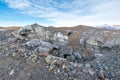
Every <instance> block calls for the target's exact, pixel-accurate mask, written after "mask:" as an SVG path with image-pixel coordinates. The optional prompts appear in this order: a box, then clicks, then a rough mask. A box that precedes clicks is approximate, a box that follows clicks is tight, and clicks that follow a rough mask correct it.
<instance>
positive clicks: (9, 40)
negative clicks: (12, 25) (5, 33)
mask: <svg viewBox="0 0 120 80" xmlns="http://www.w3.org/2000/svg"><path fill="white" fill-rule="evenodd" d="M16 40H17V39H16V38H10V37H9V38H8V42H15V41H16Z"/></svg>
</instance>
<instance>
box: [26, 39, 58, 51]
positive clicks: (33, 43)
mask: <svg viewBox="0 0 120 80" xmlns="http://www.w3.org/2000/svg"><path fill="white" fill-rule="evenodd" d="M25 46H27V47H28V48H29V49H33V50H34V51H35V52H43V51H47V52H51V51H52V50H53V49H57V48H59V46H57V45H54V44H52V43H50V42H46V41H42V40H39V39H32V40H30V41H28V42H26V43H25Z"/></svg>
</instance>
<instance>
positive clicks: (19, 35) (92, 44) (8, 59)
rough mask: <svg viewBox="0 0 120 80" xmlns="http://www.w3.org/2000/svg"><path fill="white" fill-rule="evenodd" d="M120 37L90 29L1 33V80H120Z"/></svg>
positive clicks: (30, 28)
mask: <svg viewBox="0 0 120 80" xmlns="http://www.w3.org/2000/svg"><path fill="white" fill-rule="evenodd" d="M119 34H120V32H119V31H112V30H111V31H109V30H107V31H106V30H100V29H97V28H92V27H89V26H76V27H70V28H66V27H62V28H54V27H44V26H40V25H38V24H33V25H28V26H25V27H23V28H20V29H19V28H18V29H15V30H14V29H12V28H11V29H4V30H3V29H2V30H0V80H120V47H119V44H120V43H119V41H120V36H119ZM112 35H113V36H112Z"/></svg>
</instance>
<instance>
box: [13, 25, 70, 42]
mask: <svg viewBox="0 0 120 80" xmlns="http://www.w3.org/2000/svg"><path fill="white" fill-rule="evenodd" d="M13 34H14V36H16V37H19V38H21V39H24V38H37V39H40V40H47V41H48V40H52V41H58V42H63V43H68V36H66V35H63V34H62V33H61V32H51V31H49V29H47V27H45V26H40V25H38V24H32V25H27V26H25V27H22V28H20V29H19V30H18V32H16V33H15V32H14V33H13Z"/></svg>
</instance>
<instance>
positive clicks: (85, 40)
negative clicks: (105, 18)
mask: <svg viewBox="0 0 120 80" xmlns="http://www.w3.org/2000/svg"><path fill="white" fill-rule="evenodd" d="M79 43H80V45H81V46H82V47H83V48H85V49H87V50H89V51H92V52H93V53H100V52H101V49H104V48H106V49H112V48H113V47H115V46H118V45H120V31H108V30H99V31H93V32H88V33H86V34H83V36H82V37H81V38H80V42H79Z"/></svg>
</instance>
